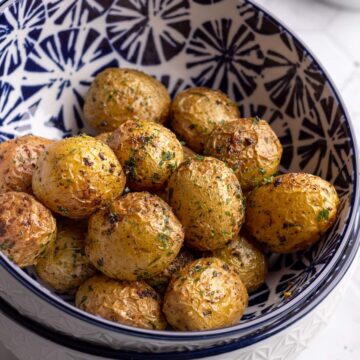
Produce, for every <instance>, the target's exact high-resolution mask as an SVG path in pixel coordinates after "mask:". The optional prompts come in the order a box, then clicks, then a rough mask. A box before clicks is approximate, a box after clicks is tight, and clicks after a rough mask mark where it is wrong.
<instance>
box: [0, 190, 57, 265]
mask: <svg viewBox="0 0 360 360" xmlns="http://www.w3.org/2000/svg"><path fill="white" fill-rule="evenodd" d="M55 237H56V221H55V218H54V217H53V216H52V214H51V212H50V211H49V210H48V209H46V207H45V206H43V205H42V204H40V203H39V202H38V201H36V200H35V198H34V197H33V196H31V195H29V194H26V193H22V192H15V191H10V192H7V193H4V194H0V250H1V251H2V252H3V253H4V254H5V255H6V256H7V257H8V258H9V259H10V260H12V261H13V262H14V263H15V264H17V265H18V266H20V267H26V266H30V265H35V264H36V263H37V261H38V259H39V257H40V256H41V255H43V254H44V252H45V250H46V248H47V246H48V245H49V243H51V242H52V241H53V240H54V239H55Z"/></svg>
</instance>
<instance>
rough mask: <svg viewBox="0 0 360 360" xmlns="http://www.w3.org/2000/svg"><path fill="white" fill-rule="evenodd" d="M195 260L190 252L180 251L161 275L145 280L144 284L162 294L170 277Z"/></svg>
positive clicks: (186, 250)
mask: <svg viewBox="0 0 360 360" xmlns="http://www.w3.org/2000/svg"><path fill="white" fill-rule="evenodd" d="M194 260H195V257H194V255H193V253H192V252H190V251H189V250H188V249H185V248H183V249H181V251H180V252H179V255H178V256H177V257H176V258H175V260H174V261H173V262H172V263H171V264H170V265H169V266H168V267H167V268H166V269H165V270H164V271H163V272H162V273H161V274H158V275H155V276H153V277H151V278H150V279H147V280H146V282H147V283H148V284H149V285H151V286H152V287H153V288H154V289H155V290H156V291H157V292H158V293H159V294H163V293H164V292H165V290H166V287H167V286H168V284H169V282H170V280H171V277H172V276H173V275H174V274H177V273H178V272H179V271H180V270H181V269H182V268H183V267H185V265H187V264H190V263H191V262H193V261H194Z"/></svg>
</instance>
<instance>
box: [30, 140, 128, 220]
mask: <svg viewBox="0 0 360 360" xmlns="http://www.w3.org/2000/svg"><path fill="white" fill-rule="evenodd" d="M125 181H126V180H125V174H124V172H123V170H122V168H121V165H120V163H119V161H118V159H117V158H116V156H115V154H114V153H113V151H112V150H111V149H110V148H109V147H108V146H107V145H106V144H104V143H103V142H102V141H98V140H96V139H94V138H93V137H90V136H85V135H81V136H76V137H72V138H68V139H63V140H60V141H57V142H56V143H54V144H53V145H50V146H49V147H48V148H47V150H46V151H45V152H44V153H43V154H42V155H41V156H40V157H39V160H38V162H37V164H36V168H35V170H34V175H33V181H32V186H33V191H34V194H35V196H36V197H37V198H38V199H39V200H40V201H41V202H42V203H43V204H45V205H46V206H47V207H48V208H50V209H51V210H52V211H54V212H56V213H58V214H60V215H63V216H65V217H69V218H74V219H76V218H84V217H87V216H89V215H90V214H91V213H93V212H94V211H95V210H97V209H98V208H100V207H101V206H103V205H105V204H106V203H107V202H109V201H111V200H113V199H114V198H116V197H118V196H119V195H121V193H122V192H123V190H124V187H125Z"/></svg>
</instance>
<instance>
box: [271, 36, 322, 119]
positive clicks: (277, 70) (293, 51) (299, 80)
mask: <svg viewBox="0 0 360 360" xmlns="http://www.w3.org/2000/svg"><path fill="white" fill-rule="evenodd" d="M278 39H281V42H282V44H283V45H284V49H286V50H285V51H283V52H278V51H276V50H269V51H268V52H267V54H266V61H265V67H266V68H267V69H266V71H264V76H265V88H266V90H267V91H268V94H269V97H270V99H271V100H272V101H273V103H274V104H275V105H276V106H277V107H279V108H281V109H283V111H284V112H285V113H286V114H287V115H289V116H291V117H298V116H302V115H304V113H305V112H306V111H307V110H308V109H311V108H313V107H314V106H315V103H316V101H318V100H319V99H320V97H321V95H322V92H323V89H324V83H325V78H324V76H323V74H322V72H321V71H320V68H319V67H318V65H317V64H316V63H315V62H314V61H313V60H311V59H310V58H309V57H308V56H307V53H306V51H305V50H304V49H302V48H301V47H300V45H299V44H298V43H297V42H296V41H295V40H294V39H293V38H292V37H291V36H289V35H288V34H287V33H282V34H281V35H280V37H279V38H278Z"/></svg>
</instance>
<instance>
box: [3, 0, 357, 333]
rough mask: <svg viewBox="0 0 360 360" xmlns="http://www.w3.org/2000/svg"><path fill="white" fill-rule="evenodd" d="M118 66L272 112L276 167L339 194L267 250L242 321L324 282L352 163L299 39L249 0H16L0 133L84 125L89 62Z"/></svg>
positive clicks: (351, 181) (333, 102) (6, 19)
mask: <svg viewBox="0 0 360 360" xmlns="http://www.w3.org/2000/svg"><path fill="white" fill-rule="evenodd" d="M116 66H121V67H130V68H136V69H140V70H143V71H145V72H147V73H149V74H151V75H153V76H154V77H156V78H157V79H159V80H160V81H162V82H163V83H164V84H165V85H166V86H167V88H168V89H169V92H170V93H171V95H172V96H174V95H175V94H176V93H177V92H179V91H181V90H183V89H185V88H187V87H189V86H207V87H211V88H215V89H221V90H222V91H224V92H225V93H227V94H228V95H229V96H230V97H232V98H233V99H234V100H235V101H236V102H237V103H238V105H239V108H240V110H241V113H242V115H243V116H259V117H261V118H264V119H266V120H268V121H269V122H270V124H271V125H272V127H273V129H274V130H275V132H276V133H277V135H278V136H279V137H280V140H281V142H282V144H283V146H284V155H283V159H282V170H283V171H293V172H297V171H304V172H309V173H313V174H316V175H319V176H321V177H323V178H325V179H327V180H328V181H330V182H331V183H333V184H334V185H335V186H336V189H337V191H338V192H339V195H340V197H341V204H340V213H339V218H338V220H337V222H336V224H335V225H334V226H333V227H332V229H331V230H330V231H329V232H328V233H327V234H326V235H325V236H324V237H323V239H322V240H321V241H320V242H319V243H318V244H316V245H315V246H313V247H312V248H311V249H309V250H307V251H305V252H301V253H295V254H289V255H271V256H270V258H269V264H270V271H269V275H268V277H267V282H266V284H265V285H264V286H263V287H262V288H261V289H259V290H258V291H257V292H256V293H255V294H253V295H252V296H251V301H250V306H249V308H248V309H247V312H246V314H245V316H244V318H243V320H242V321H243V322H247V321H251V320H253V319H255V318H259V317H261V316H264V315H266V314H269V313H271V312H273V311H274V310H276V309H279V308H281V307H283V306H285V305H286V304H287V303H289V302H296V301H297V299H298V296H299V294H305V292H306V290H307V289H309V288H310V287H311V286H312V285H314V283H316V282H319V281H321V279H323V278H324V277H325V276H326V271H327V270H329V269H330V267H331V263H332V262H334V261H335V259H336V256H337V255H339V254H340V252H341V247H342V245H343V244H342V236H343V234H344V233H345V231H346V229H347V226H348V224H347V222H348V220H349V214H350V212H351V211H352V205H353V201H354V196H355V183H356V181H355V176H356V169H355V164H356V162H355V154H354V151H355V150H354V144H353V140H352V138H351V133H350V130H349V125H348V120H347V118H346V113H345V112H344V109H343V108H342V105H341V103H340V101H339V98H338V96H337V94H336V93H335V90H334V88H333V86H332V85H331V83H330V82H329V80H328V78H327V76H326V74H324V72H323V70H322V69H321V68H320V67H319V65H318V63H317V62H316V60H314V58H313V57H312V56H311V55H310V54H309V53H308V51H307V50H306V49H305V48H304V47H303V45H301V44H300V43H299V42H298V41H297V40H296V39H295V38H294V36H293V35H292V34H291V33H289V32H288V30H286V29H284V28H283V27H282V25H280V24H279V23H278V22H277V21H276V20H274V19H273V18H271V17H270V16H269V15H268V14H266V13H264V12H263V11H262V10H260V9H258V8H257V7H256V6H255V5H253V4H252V3H249V2H247V1H235V0H222V1H221V0H194V1H188V0H114V1H113V0H92V1H90V0H70V1H59V0H54V1H42V0H19V1H15V2H14V3H12V4H11V5H10V6H7V7H6V8H4V9H3V12H1V13H0V137H1V140H6V139H9V138H13V137H16V136H20V135H24V134H28V133H33V134H35V135H42V136H45V137H49V138H61V137H63V136H68V135H70V134H75V133H78V132H90V133H92V131H91V129H89V128H88V127H87V125H86V124H85V123H84V121H83V114H82V107H83V103H84V95H85V94H86V91H87V89H88V87H89V85H90V83H91V81H92V79H93V78H94V76H95V75H96V74H97V73H98V72H100V71H101V70H103V69H104V68H107V67H116ZM25 272H26V273H28V274H29V275H31V276H32V277H36V274H35V272H34V271H33V269H27V270H25ZM24 276H27V275H24ZM38 286H42V285H41V284H39V285H38ZM44 291H45V292H47V291H48V290H46V289H45V288H44ZM58 301H60V302H63V301H70V302H71V298H69V297H68V298H67V297H63V298H62V299H61V298H60V297H58ZM84 316H86V315H85V314H84ZM99 321H101V320H99ZM119 326H120V325H119Z"/></svg>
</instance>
